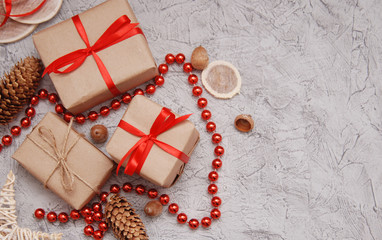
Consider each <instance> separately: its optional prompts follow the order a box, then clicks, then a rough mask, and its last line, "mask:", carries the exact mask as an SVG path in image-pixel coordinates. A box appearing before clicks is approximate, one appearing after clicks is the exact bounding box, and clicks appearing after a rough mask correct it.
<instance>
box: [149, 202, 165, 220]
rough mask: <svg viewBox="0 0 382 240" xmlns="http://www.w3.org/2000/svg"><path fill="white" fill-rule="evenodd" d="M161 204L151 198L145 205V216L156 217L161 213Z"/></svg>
mask: <svg viewBox="0 0 382 240" xmlns="http://www.w3.org/2000/svg"><path fill="white" fill-rule="evenodd" d="M162 210H163V206H162V204H161V203H160V202H159V201H158V200H152V201H150V202H148V203H147V204H146V206H145V213H146V215H147V216H150V217H156V216H158V215H160V214H161V213H162Z"/></svg>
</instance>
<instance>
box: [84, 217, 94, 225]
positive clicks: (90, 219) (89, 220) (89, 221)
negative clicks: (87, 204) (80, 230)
mask: <svg viewBox="0 0 382 240" xmlns="http://www.w3.org/2000/svg"><path fill="white" fill-rule="evenodd" d="M85 222H86V223H87V224H92V223H93V222H94V220H93V216H87V217H85Z"/></svg>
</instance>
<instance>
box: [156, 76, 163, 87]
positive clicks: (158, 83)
mask: <svg viewBox="0 0 382 240" xmlns="http://www.w3.org/2000/svg"><path fill="white" fill-rule="evenodd" d="M154 82H155V84H156V85H157V86H162V85H163V84H164V78H163V77H162V76H156V77H155V79H154Z"/></svg>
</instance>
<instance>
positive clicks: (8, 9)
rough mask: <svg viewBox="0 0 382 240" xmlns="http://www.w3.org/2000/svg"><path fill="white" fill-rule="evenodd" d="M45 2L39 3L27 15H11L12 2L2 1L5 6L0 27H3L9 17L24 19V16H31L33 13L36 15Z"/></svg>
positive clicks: (9, 0)
mask: <svg viewBox="0 0 382 240" xmlns="http://www.w3.org/2000/svg"><path fill="white" fill-rule="evenodd" d="M46 1H47V0H44V1H42V2H41V3H40V5H38V6H37V7H36V8H35V9H33V10H32V11H30V12H27V13H22V14H11V12H12V0H5V1H4V4H5V14H2V15H4V16H5V18H4V19H3V21H2V22H1V23H0V27H2V26H4V25H5V23H6V22H7V21H8V19H9V18H10V17H25V16H29V15H32V14H33V13H36V12H37V11H38V10H40V9H41V8H42V6H44V4H45V2H46Z"/></svg>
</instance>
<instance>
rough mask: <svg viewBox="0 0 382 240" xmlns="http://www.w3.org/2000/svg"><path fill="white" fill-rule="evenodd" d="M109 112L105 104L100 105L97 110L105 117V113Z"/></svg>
mask: <svg viewBox="0 0 382 240" xmlns="http://www.w3.org/2000/svg"><path fill="white" fill-rule="evenodd" d="M109 113H110V109H109V108H108V107H106V106H103V107H101V109H100V110H99V114H101V116H103V117H106V116H107V115H109Z"/></svg>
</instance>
